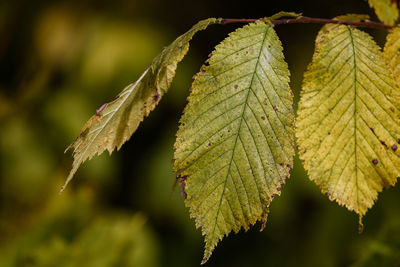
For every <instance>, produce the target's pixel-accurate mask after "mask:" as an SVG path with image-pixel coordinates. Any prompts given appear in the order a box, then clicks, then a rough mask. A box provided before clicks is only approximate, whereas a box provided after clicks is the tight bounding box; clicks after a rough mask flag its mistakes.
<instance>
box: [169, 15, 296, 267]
mask: <svg viewBox="0 0 400 267" xmlns="http://www.w3.org/2000/svg"><path fill="white" fill-rule="evenodd" d="M207 63H209V65H208V66H203V67H202V71H201V72H200V73H198V74H197V76H196V78H195V80H194V82H193V84H192V93H191V94H190V96H189V103H188V105H187V106H186V108H185V111H184V115H183V116H182V118H181V121H180V122H181V125H180V127H179V130H178V133H177V140H176V143H175V150H176V151H175V162H174V169H175V171H176V172H177V174H178V177H186V180H185V192H186V194H187V198H186V200H185V203H186V205H187V206H188V207H189V208H190V215H191V217H193V218H195V220H196V226H197V227H201V229H202V233H203V235H205V242H206V245H205V252H204V258H203V263H205V262H206V261H207V260H208V258H209V257H210V256H211V253H212V251H213V250H214V247H215V246H216V245H217V243H218V241H219V240H221V239H222V238H223V237H224V236H226V235H228V234H229V233H230V232H231V231H234V232H235V233H237V232H238V231H239V230H240V229H241V228H242V227H243V228H244V229H245V230H247V229H249V227H250V226H251V225H253V224H255V223H256V222H257V221H261V222H262V223H263V224H264V223H265V221H266V216H267V214H268V206H269V204H270V202H271V200H272V199H273V197H274V196H275V195H279V194H280V191H281V188H282V186H283V184H284V183H285V180H286V178H287V177H288V176H289V171H290V166H292V162H293V155H294V125H293V124H294V112H293V108H292V103H293V98H292V95H291V91H290V88H289V70H288V66H287V64H286V62H285V61H284V57H283V53H282V45H281V43H280V41H279V39H278V36H277V35H276V33H275V31H274V29H273V27H271V26H270V25H269V24H266V23H263V22H257V23H254V24H250V25H247V26H244V27H243V28H240V29H238V30H236V31H235V32H233V33H231V34H230V35H229V37H228V38H226V39H225V40H224V41H223V42H222V43H221V44H219V45H218V46H217V47H216V49H215V51H214V52H213V53H212V56H211V57H210V59H209V60H208V62H207Z"/></svg>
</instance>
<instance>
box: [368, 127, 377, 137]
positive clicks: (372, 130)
mask: <svg viewBox="0 0 400 267" xmlns="http://www.w3.org/2000/svg"><path fill="white" fill-rule="evenodd" d="M369 129H370V130H371V132H372V133H373V134H374V135H375V136H376V134H375V131H374V129H373V128H369Z"/></svg>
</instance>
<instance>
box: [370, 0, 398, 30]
mask: <svg viewBox="0 0 400 267" xmlns="http://www.w3.org/2000/svg"><path fill="white" fill-rule="evenodd" d="M396 2H397V1H392V0H368V3H369V6H370V7H372V8H374V9H375V13H376V15H377V16H378V18H379V20H380V21H383V22H384V23H385V24H389V25H394V23H395V22H396V21H397V19H398V18H399V9H398V6H397V3H396Z"/></svg>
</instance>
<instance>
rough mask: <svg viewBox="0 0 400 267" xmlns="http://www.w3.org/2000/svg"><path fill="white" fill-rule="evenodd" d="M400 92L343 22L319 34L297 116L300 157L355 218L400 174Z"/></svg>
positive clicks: (376, 53) (364, 37)
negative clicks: (352, 212) (353, 212)
mask: <svg viewBox="0 0 400 267" xmlns="http://www.w3.org/2000/svg"><path fill="white" fill-rule="evenodd" d="M399 104H400V92H399V90H398V89H397V88H396V86H395V82H394V79H393V77H392V75H391V73H390V71H389V70H388V68H387V66H386V65H385V62H384V59H383V55H382V53H381V51H380V48H379V47H378V46H377V45H376V43H375V42H374V41H373V40H372V38H371V36H370V35H368V34H367V33H365V32H363V31H360V30H358V29H355V28H353V27H351V26H344V25H332V24H329V25H326V26H324V27H323V28H322V30H321V31H320V32H319V34H318V36H317V39H316V47H315V52H314V56H313V60H312V63H311V64H310V65H309V67H308V70H307V72H306V73H305V75H304V81H303V87H302V92H301V99H300V102H299V110H298V117H297V122H296V123H297V129H296V136H297V138H298V145H299V155H300V158H301V159H302V160H303V161H304V167H305V169H306V170H307V172H308V174H309V177H310V179H311V180H313V181H314V182H315V183H316V184H317V185H319V186H320V188H321V191H322V192H323V193H327V195H328V196H329V198H330V200H335V201H337V202H338V203H339V204H340V205H345V206H346V207H347V208H348V209H349V210H350V211H353V210H354V211H355V212H356V213H357V214H359V216H360V226H362V223H361V218H362V216H363V215H364V214H365V213H366V211H367V210H368V209H369V208H370V207H372V205H373V204H374V201H375V200H376V199H377V195H378V192H381V191H382V189H383V188H384V187H389V186H393V185H394V184H395V183H396V180H397V177H399V176H400V157H399V149H398V146H399V144H398V143H399V141H400V140H399V137H400V125H399V123H400V120H399V118H400V112H399Z"/></svg>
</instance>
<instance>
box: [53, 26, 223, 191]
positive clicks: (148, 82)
mask: <svg viewBox="0 0 400 267" xmlns="http://www.w3.org/2000/svg"><path fill="white" fill-rule="evenodd" d="M220 21H221V19H215V18H210V19H206V20H202V21H199V22H198V23H197V24H196V25H194V26H193V27H192V28H191V29H190V30H189V31H187V32H186V33H184V34H183V35H181V36H179V37H178V38H177V39H176V40H175V41H174V42H172V43H171V44H170V45H169V46H168V47H166V48H164V49H163V51H162V52H161V53H160V54H159V55H158V56H157V57H156V58H155V59H154V60H153V62H152V63H151V65H150V66H149V67H148V68H147V69H146V70H145V71H144V72H143V74H142V75H141V76H140V78H139V79H138V80H137V81H136V82H135V83H133V84H131V85H128V86H127V87H125V89H124V90H123V91H122V92H121V93H120V94H118V96H117V97H116V98H115V99H114V100H112V101H111V102H109V103H106V104H104V105H103V106H101V107H100V108H99V109H98V110H97V111H96V114H95V115H93V116H92V117H91V118H90V119H89V120H88V122H87V123H86V124H85V125H84V127H83V128H82V130H81V133H80V134H79V136H78V137H77V139H76V140H75V141H74V142H73V143H72V144H71V145H70V146H69V147H68V148H67V149H66V151H67V150H69V149H73V157H74V161H73V164H72V169H71V171H70V173H69V175H68V177H67V180H66V182H65V184H64V185H63V186H62V188H61V191H60V192H62V191H63V190H64V189H65V187H66V186H67V184H68V183H69V182H70V181H71V180H72V178H73V176H74V174H75V173H76V171H77V170H78V168H79V166H80V165H81V164H82V163H83V162H84V161H86V160H87V159H91V158H92V157H93V156H94V155H96V154H101V153H102V152H103V151H105V150H108V151H109V153H110V154H111V153H112V151H113V150H114V149H115V148H117V150H119V149H120V148H121V146H122V145H123V144H124V143H125V142H126V141H127V140H128V139H129V138H130V137H131V136H132V134H133V133H134V132H135V131H136V129H137V128H138V126H139V124H140V123H141V122H142V121H143V119H144V118H145V117H146V116H148V115H149V113H150V112H151V111H152V110H153V109H154V108H155V107H156V105H157V104H158V103H159V101H160V99H161V97H162V96H163V95H164V94H165V93H166V92H167V90H168V88H169V87H170V85H171V83H172V80H173V78H174V76H175V71H176V67H177V65H178V63H179V62H180V61H181V60H182V59H183V57H184V56H185V55H186V53H187V51H188V49H189V41H190V40H191V39H192V37H193V36H194V34H196V33H197V32H198V31H201V30H204V29H206V28H207V27H208V26H209V25H212V24H216V23H220Z"/></svg>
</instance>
